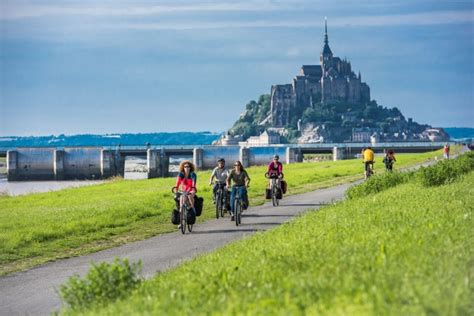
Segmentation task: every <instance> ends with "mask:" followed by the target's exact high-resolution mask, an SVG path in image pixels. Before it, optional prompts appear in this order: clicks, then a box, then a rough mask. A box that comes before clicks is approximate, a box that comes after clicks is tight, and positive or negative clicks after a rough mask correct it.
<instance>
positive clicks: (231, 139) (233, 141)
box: [213, 133, 242, 146]
mask: <svg viewBox="0 0 474 316" xmlns="http://www.w3.org/2000/svg"><path fill="white" fill-rule="evenodd" d="M241 141H242V135H236V136H232V135H230V134H229V133H226V134H224V135H222V137H221V138H220V139H219V140H217V141H215V142H214V143H213V145H222V146H230V145H238V144H239V142H241Z"/></svg>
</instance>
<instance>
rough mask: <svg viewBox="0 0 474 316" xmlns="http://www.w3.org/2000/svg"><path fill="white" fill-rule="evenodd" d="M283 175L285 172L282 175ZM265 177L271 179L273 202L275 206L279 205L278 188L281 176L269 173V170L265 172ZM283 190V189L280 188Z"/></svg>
mask: <svg viewBox="0 0 474 316" xmlns="http://www.w3.org/2000/svg"><path fill="white" fill-rule="evenodd" d="M281 177H283V174H282V175H281ZM265 178H267V179H271V180H272V182H271V184H270V190H271V195H272V204H273V206H278V205H279V204H280V199H279V198H278V195H279V194H278V190H279V188H280V177H279V176H275V175H269V174H268V172H267V173H265ZM280 190H281V189H280Z"/></svg>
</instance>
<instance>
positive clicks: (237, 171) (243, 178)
mask: <svg viewBox="0 0 474 316" xmlns="http://www.w3.org/2000/svg"><path fill="white" fill-rule="evenodd" d="M231 181H233V182H234V185H233V186H232V191H231V194H230V210H231V212H232V218H231V220H234V201H235V195H236V192H237V190H239V195H240V197H241V198H242V200H243V202H244V203H243V209H244V210H245V209H247V207H248V205H249V200H248V197H247V187H248V185H249V183H250V177H249V175H248V174H247V171H245V169H244V167H243V166H242V163H241V162H240V161H238V160H237V161H236V162H235V163H234V169H232V171H231V172H230V173H229V175H228V176H227V181H226V184H227V188H230V187H231V186H230V184H231Z"/></svg>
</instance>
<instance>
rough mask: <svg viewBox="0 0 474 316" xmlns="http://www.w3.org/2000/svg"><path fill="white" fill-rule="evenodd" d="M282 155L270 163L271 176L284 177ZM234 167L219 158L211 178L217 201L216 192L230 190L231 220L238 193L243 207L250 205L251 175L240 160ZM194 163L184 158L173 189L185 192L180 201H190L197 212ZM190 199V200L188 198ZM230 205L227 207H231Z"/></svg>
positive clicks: (213, 196)
mask: <svg viewBox="0 0 474 316" xmlns="http://www.w3.org/2000/svg"><path fill="white" fill-rule="evenodd" d="M279 159H280V157H279V156H278V155H274V156H273V159H272V161H271V162H270V163H269V164H268V171H267V174H268V175H269V177H277V178H278V179H281V178H282V177H283V165H282V164H281V162H279ZM233 167H234V168H233V169H231V170H228V169H226V165H225V160H224V158H220V159H219V160H217V166H216V167H215V168H214V169H213V170H212V173H211V177H210V179H209V185H213V188H212V193H213V194H212V199H213V202H214V203H216V201H215V195H216V192H217V191H218V190H219V188H220V189H222V190H223V191H224V192H228V191H230V203H228V205H229V204H230V212H231V220H234V212H235V210H234V208H235V205H234V204H235V203H234V201H235V198H236V196H237V195H239V196H240V198H241V199H242V201H243V203H242V207H243V209H244V210H245V209H247V208H248V206H249V200H248V194H247V188H248V187H249V184H250V177H249V175H248V173H247V171H246V170H245V168H244V167H243V165H242V163H241V162H240V161H238V160H237V161H235V162H234V165H233ZM194 170H195V167H194V164H193V163H192V162H191V161H189V160H184V161H182V162H181V163H180V165H179V174H178V176H177V178H176V184H175V186H174V188H173V190H176V191H180V192H182V193H185V194H180V199H179V203H180V205H183V203H188V205H189V206H190V209H191V211H192V212H194V213H196V210H195V207H194V199H195V196H196V192H197V188H196V181H197V176H196V173H195V172H194ZM186 199H188V200H186ZM228 205H227V206H226V208H229V207H228Z"/></svg>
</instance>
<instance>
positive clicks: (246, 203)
mask: <svg viewBox="0 0 474 316" xmlns="http://www.w3.org/2000/svg"><path fill="white" fill-rule="evenodd" d="M240 196H241V197H242V201H243V202H244V210H246V209H247V208H248V207H249V199H248V196H247V188H246V187H245V186H242V187H240Z"/></svg>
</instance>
